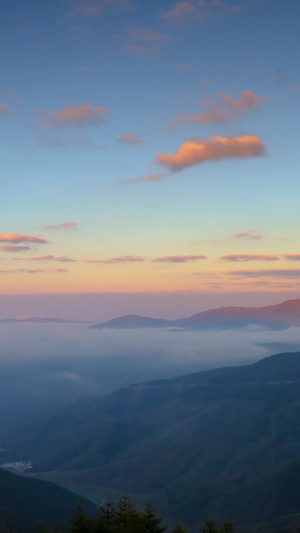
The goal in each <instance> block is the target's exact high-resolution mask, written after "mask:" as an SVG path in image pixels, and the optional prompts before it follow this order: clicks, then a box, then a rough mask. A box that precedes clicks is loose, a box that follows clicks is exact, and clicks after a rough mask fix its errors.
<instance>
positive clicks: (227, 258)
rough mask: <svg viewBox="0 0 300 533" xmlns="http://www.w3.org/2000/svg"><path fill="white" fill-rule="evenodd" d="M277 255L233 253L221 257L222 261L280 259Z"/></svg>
mask: <svg viewBox="0 0 300 533" xmlns="http://www.w3.org/2000/svg"><path fill="white" fill-rule="evenodd" d="M278 259H279V258H278V257H277V255H264V254H254V255H251V254H231V255H223V257H220V259H219V260H220V261H230V262H245V261H278Z"/></svg>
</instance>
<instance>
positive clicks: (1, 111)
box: [0, 104, 17, 117]
mask: <svg viewBox="0 0 300 533" xmlns="http://www.w3.org/2000/svg"><path fill="white" fill-rule="evenodd" d="M16 114H17V113H16V111H12V110H11V109H9V108H8V107H7V106H6V105H4V104H0V116H1V115H6V116H8V117H14V116H15V115H16Z"/></svg>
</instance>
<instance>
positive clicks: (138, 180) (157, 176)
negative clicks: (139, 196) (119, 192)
mask: <svg viewBox="0 0 300 533" xmlns="http://www.w3.org/2000/svg"><path fill="white" fill-rule="evenodd" d="M164 176H165V175H164V174H155V175H154V176H146V177H145V178H133V179H131V180H122V182H121V183H125V184H128V185H131V184H134V183H142V182H143V181H158V180H161V179H163V177H164Z"/></svg>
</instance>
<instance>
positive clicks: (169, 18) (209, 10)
mask: <svg viewBox="0 0 300 533" xmlns="http://www.w3.org/2000/svg"><path fill="white" fill-rule="evenodd" d="M241 9H242V7H241V6H239V5H230V4H228V3H227V2H225V1H224V0H193V1H192V0H187V1H183V2H177V3H175V4H174V6H173V7H172V8H171V9H170V10H169V11H167V12H166V13H163V15H162V16H161V18H162V19H163V21H164V22H165V23H166V24H169V25H171V26H175V27H182V26H184V25H185V24H187V23H191V22H197V21H198V22H203V21H204V20H205V19H206V18H207V17H208V16H209V15H214V14H217V15H233V14H236V13H238V12H239V11H241Z"/></svg>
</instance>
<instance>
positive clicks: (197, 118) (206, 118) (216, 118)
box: [168, 108, 229, 131]
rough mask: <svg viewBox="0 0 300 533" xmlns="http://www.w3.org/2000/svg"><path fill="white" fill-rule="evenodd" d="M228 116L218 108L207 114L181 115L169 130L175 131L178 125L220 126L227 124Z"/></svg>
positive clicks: (170, 125)
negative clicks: (221, 123)
mask: <svg viewBox="0 0 300 533" xmlns="http://www.w3.org/2000/svg"><path fill="white" fill-rule="evenodd" d="M228 116H229V115H228V113H223V111H221V110H220V109H216V108H215V109H212V110H211V111H207V112H206V113H196V114H194V115H193V114H191V115H189V114H181V115H178V117H176V118H174V119H173V120H172V121H171V122H170V124H169V126H168V130H169V131H172V130H174V129H175V128H176V126H178V124H220V122H225V121H226V120H227V118H228Z"/></svg>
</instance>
